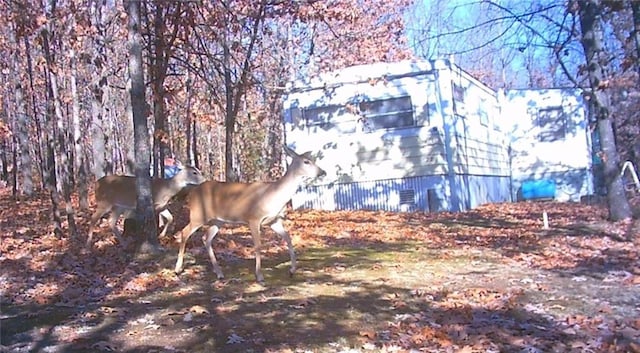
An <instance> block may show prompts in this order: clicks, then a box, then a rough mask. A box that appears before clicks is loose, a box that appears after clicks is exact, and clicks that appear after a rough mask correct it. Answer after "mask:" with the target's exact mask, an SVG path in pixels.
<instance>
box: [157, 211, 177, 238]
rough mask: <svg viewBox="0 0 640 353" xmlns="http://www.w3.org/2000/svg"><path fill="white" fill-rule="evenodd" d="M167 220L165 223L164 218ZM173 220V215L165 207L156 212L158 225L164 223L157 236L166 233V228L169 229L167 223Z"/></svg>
mask: <svg viewBox="0 0 640 353" xmlns="http://www.w3.org/2000/svg"><path fill="white" fill-rule="evenodd" d="M165 219H166V220H167V222H166V223H165V222H164V220H165ZM172 222H173V215H172V214H171V212H169V210H167V209H165V210H162V211H161V212H160V213H159V214H158V225H159V226H160V227H162V226H163V225H164V228H162V232H160V235H159V237H160V238H162V237H164V236H165V235H166V234H167V230H168V229H169V224H171V223H172Z"/></svg>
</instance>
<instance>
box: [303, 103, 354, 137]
mask: <svg viewBox="0 0 640 353" xmlns="http://www.w3.org/2000/svg"><path fill="white" fill-rule="evenodd" d="M303 114H304V119H305V122H306V125H307V128H309V129H318V128H319V129H322V130H327V131H328V130H338V131H340V132H354V131H355V124H354V123H353V120H354V118H353V115H352V114H350V113H348V111H347V109H346V107H344V106H337V105H336V106H325V107H317V108H307V109H304V110H303Z"/></svg>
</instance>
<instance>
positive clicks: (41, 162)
mask: <svg viewBox="0 0 640 353" xmlns="http://www.w3.org/2000/svg"><path fill="white" fill-rule="evenodd" d="M24 48H25V54H26V58H27V72H28V74H29V87H30V88H31V114H32V117H33V122H34V125H35V128H36V136H37V143H36V144H35V146H36V148H35V154H36V161H37V162H38V170H39V171H40V176H41V178H40V181H41V183H42V187H43V188H46V185H45V183H46V177H45V174H46V171H45V169H46V165H47V162H46V157H45V152H44V150H45V149H46V147H45V146H44V143H45V141H46V138H45V137H44V132H43V130H42V121H41V120H40V115H39V114H38V108H37V104H36V102H37V99H36V89H35V86H34V74H33V58H32V57H31V44H29V39H28V38H26V37H25V38H24Z"/></svg>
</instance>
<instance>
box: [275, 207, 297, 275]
mask: <svg viewBox="0 0 640 353" xmlns="http://www.w3.org/2000/svg"><path fill="white" fill-rule="evenodd" d="M271 229H273V231H274V232H276V233H278V235H279V236H280V237H281V238H282V239H284V241H285V242H286V243H287V247H288V248H289V258H290V259H291V268H290V269H289V275H290V276H293V274H294V273H295V272H296V267H297V264H296V251H295V250H294V249H293V243H292V242H291V237H290V236H289V233H287V231H286V230H285V229H284V226H283V225H282V220H280V219H278V220H276V222H275V223H273V224H271Z"/></svg>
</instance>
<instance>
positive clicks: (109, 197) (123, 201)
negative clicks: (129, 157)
mask: <svg viewBox="0 0 640 353" xmlns="http://www.w3.org/2000/svg"><path fill="white" fill-rule="evenodd" d="M205 180H206V179H205V178H204V177H203V176H202V173H200V171H199V170H198V169H197V168H195V167H189V166H187V167H184V168H183V169H182V170H180V171H179V172H178V174H176V175H174V176H173V178H170V179H160V178H154V179H152V180H151V195H152V198H153V206H154V208H155V210H156V212H159V214H158V223H159V226H160V227H164V228H163V229H162V232H161V233H160V237H163V236H164V235H165V234H166V232H167V229H168V228H169V225H170V224H171V222H173V215H171V212H169V210H168V209H167V206H168V204H169V201H170V200H171V199H172V198H173V197H174V196H176V195H177V194H178V193H179V192H180V191H182V189H184V188H185V187H187V186H189V185H198V184H201V183H203V182H204V181H205ZM135 181H136V179H135V177H134V176H128V175H107V176H104V177H102V178H100V179H99V180H98V181H97V182H96V205H97V208H96V212H95V213H94V214H93V216H92V217H91V223H90V224H89V227H90V229H89V237H88V239H87V245H88V246H90V245H91V244H92V243H93V233H94V230H95V227H96V226H97V225H98V223H99V222H100V220H101V219H102V217H103V216H104V215H105V214H106V213H107V212H109V211H111V215H110V216H109V224H110V226H111V231H112V232H113V234H115V236H116V237H117V238H118V239H119V240H121V233H120V231H119V230H118V228H117V227H116V223H117V222H118V218H120V216H121V215H123V214H124V215H125V217H127V216H130V215H131V214H132V213H133V212H134V211H135V209H136V203H137V202H136V185H135Z"/></svg>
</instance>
